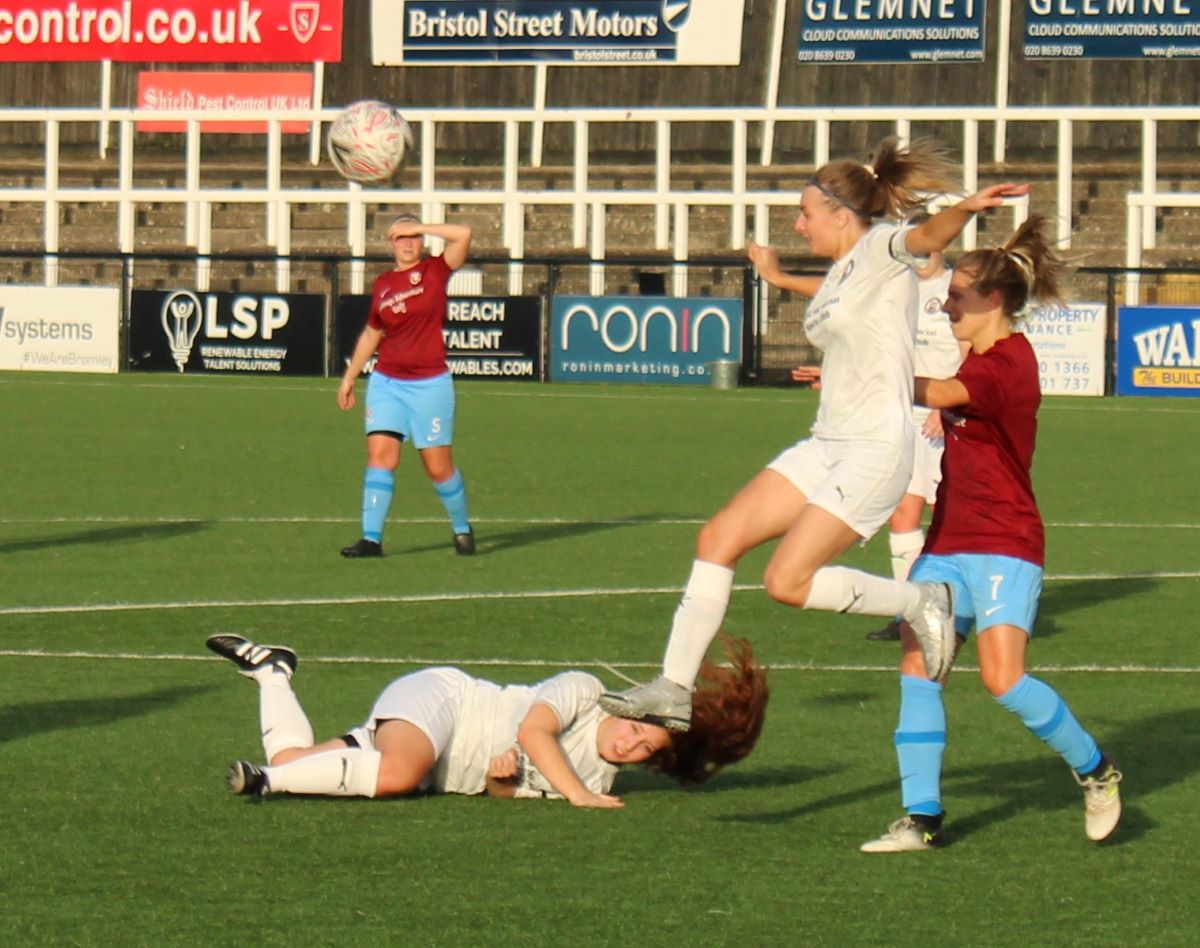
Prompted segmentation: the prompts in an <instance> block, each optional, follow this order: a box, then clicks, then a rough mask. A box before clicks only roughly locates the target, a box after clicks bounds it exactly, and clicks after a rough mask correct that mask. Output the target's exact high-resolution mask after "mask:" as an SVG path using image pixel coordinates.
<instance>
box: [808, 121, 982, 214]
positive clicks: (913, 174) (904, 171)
mask: <svg viewBox="0 0 1200 948" xmlns="http://www.w3.org/2000/svg"><path fill="white" fill-rule="evenodd" d="M809 183H810V184H812V185H813V186H815V187H817V188H819V189H820V190H821V191H822V192H823V193H824V194H825V196H826V197H827V198H829V199H830V200H831V201H833V202H834V203H835V204H840V205H841V206H842V207H844V208H846V209H847V210H849V211H851V212H852V213H854V214H856V215H857V216H858V217H860V218H862V219H863V220H864V221H870V220H872V219H873V218H877V217H890V218H893V219H897V220H898V219H901V218H904V217H907V216H908V215H909V214H910V213H912V212H913V211H915V210H917V209H918V208H921V207H924V205H925V204H926V203H927V202H928V199H929V195H930V193H935V194H943V193H946V192H955V191H958V190H959V184H958V181H957V180H956V178H955V174H954V165H953V163H952V162H951V161H950V160H949V158H948V157H947V156H946V153H945V152H944V151H943V150H942V148H941V147H940V146H939V145H937V144H935V143H934V142H931V141H927V140H920V141H914V142H912V143H911V144H909V145H908V146H907V147H901V145H900V139H898V138H896V137H894V136H893V137H891V138H885V139H884V140H883V141H882V142H880V143H879V145H878V146H876V148H875V154H874V155H873V156H872V158H871V160H870V161H869V162H867V163H866V164H865V165H864V164H859V163H858V162H856V161H831V162H829V163H828V164H825V165H822V166H821V167H820V168H819V169H818V170H817V173H816V174H814V175H813V176H812V179H811V180H810V182H809Z"/></svg>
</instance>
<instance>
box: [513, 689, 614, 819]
mask: <svg viewBox="0 0 1200 948" xmlns="http://www.w3.org/2000/svg"><path fill="white" fill-rule="evenodd" d="M561 732H562V724H561V723H559V720H558V715H557V714H555V713H554V709H553V708H551V707H550V706H549V705H548V704H541V703H537V704H534V705H533V707H531V708H530V709H529V712H528V713H527V714H526V715H525V718H524V720H523V721H522V722H521V726H520V727H519V728H518V729H517V743H518V744H520V745H521V750H523V751H524V752H525V753H526V754H528V755H529V760H530V763H532V764H533V766H534V767H536V768H537V769H538V770H539V771H540V772H541V774H542V776H543V777H545V778H546V779H547V780H548V781H549V782H550V786H552V787H553V788H554V790H555V792H557V793H560V794H562V795H563V797H565V798H566V799H567V800H569V801H570V803H571V805H572V806H585V807H600V808H605V809H610V808H613V807H623V806H624V805H625V804H624V803H622V802H621V800H620V798H619V797H615V796H612V795H611V794H607V793H593V792H592V791H591V790H589V789H588V788H587V787H585V786H584V784H583V781H582V780H580V779H579V775H578V774H577V773H575V770H574V768H573V767H572V766H571V762H570V761H569V760H567V755H566V754H564V753H563V749H562V745H561V744H559V742H558V735H559V734H560V733H561Z"/></svg>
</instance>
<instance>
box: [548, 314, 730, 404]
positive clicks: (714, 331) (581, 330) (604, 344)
mask: <svg viewBox="0 0 1200 948" xmlns="http://www.w3.org/2000/svg"><path fill="white" fill-rule="evenodd" d="M741 358H742V301H741V300H734V299H711V298H686V299H676V298H673V297H656V296H633V297H618V296H558V297H555V299H554V310H553V314H552V317H551V321H550V372H549V375H550V378H551V379H552V380H553V381H556V382H657V383H663V384H670V385H708V384H709V383H710V382H711V376H710V373H709V369H708V363H710V362H724V361H730V362H740V361H741Z"/></svg>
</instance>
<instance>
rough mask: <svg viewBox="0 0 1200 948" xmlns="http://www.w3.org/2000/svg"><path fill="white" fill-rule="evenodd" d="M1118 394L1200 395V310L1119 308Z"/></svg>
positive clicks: (1174, 307) (1146, 307) (1142, 307)
mask: <svg viewBox="0 0 1200 948" xmlns="http://www.w3.org/2000/svg"><path fill="white" fill-rule="evenodd" d="M1117 394H1118V395H1168V396H1173V397H1190V398H1197V397H1200V306H1120V307H1118V308H1117Z"/></svg>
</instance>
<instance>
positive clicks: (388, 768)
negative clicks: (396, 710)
mask: <svg viewBox="0 0 1200 948" xmlns="http://www.w3.org/2000/svg"><path fill="white" fill-rule="evenodd" d="M375 749H376V750H377V751H379V752H380V754H381V755H382V759H381V760H380V763H379V778H378V784H377V786H376V790H375V795H376V796H377V797H391V796H403V795H405V794H409V793H415V792H416V791H417V790H420V789H421V787H422V784H424V782H425V779H426V777H428V776H429V774H430V772H431V771H432V770H433V767H434V764H436V763H437V754H436V752H435V751H434V747H433V743H432V742H431V741H430V740H429V738H428V737H427V736H426V734H425V732H424V731H422V730H421V729H420V728H419V727H417V726H416V725H415V724H411V723H410V722H408V721H401V720H398V719H393V720H389V721H381V722H379V726H378V727H377V728H376V730H375Z"/></svg>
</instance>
